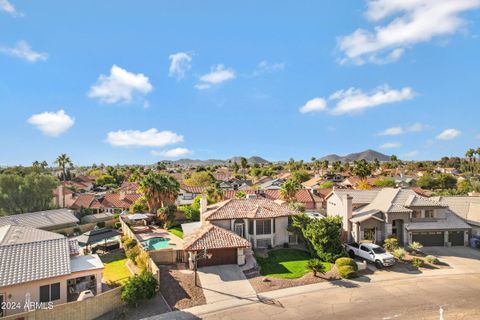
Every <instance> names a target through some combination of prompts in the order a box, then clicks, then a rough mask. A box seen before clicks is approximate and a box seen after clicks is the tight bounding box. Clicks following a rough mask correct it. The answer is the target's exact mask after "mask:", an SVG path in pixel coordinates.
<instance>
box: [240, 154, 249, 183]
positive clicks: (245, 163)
mask: <svg viewBox="0 0 480 320" xmlns="http://www.w3.org/2000/svg"><path fill="white" fill-rule="evenodd" d="M240 167H241V168H242V172H243V179H245V172H246V171H247V168H248V160H247V159H246V158H245V157H241V158H240Z"/></svg>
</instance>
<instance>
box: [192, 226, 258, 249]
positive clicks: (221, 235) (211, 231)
mask: <svg viewBox="0 0 480 320" xmlns="http://www.w3.org/2000/svg"><path fill="white" fill-rule="evenodd" d="M247 247H250V242H248V240H246V239H244V238H242V237H240V236H239V235H237V234H235V233H234V232H232V231H229V230H226V229H223V228H220V227H217V226H215V225H213V224H210V223H207V224H205V225H204V226H203V227H200V228H199V229H198V230H196V231H195V232H193V233H192V234H190V235H188V236H187V237H186V239H185V245H184V250H187V251H196V250H203V249H205V248H207V249H226V248H247Z"/></svg>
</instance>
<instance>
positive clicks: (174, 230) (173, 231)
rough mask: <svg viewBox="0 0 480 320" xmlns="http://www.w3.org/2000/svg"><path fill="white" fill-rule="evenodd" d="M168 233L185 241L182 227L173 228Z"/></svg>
mask: <svg viewBox="0 0 480 320" xmlns="http://www.w3.org/2000/svg"><path fill="white" fill-rule="evenodd" d="M168 232H170V233H171V234H174V235H176V236H177V237H179V238H180V239H183V230H182V227H181V226H176V227H171V228H170V229H168Z"/></svg>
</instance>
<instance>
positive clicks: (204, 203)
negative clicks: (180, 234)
mask: <svg viewBox="0 0 480 320" xmlns="http://www.w3.org/2000/svg"><path fill="white" fill-rule="evenodd" d="M206 211H207V196H206V195H205V194H202V197H201V198H200V222H202V224H205V217H204V215H203V214H204V213H205V212H206Z"/></svg>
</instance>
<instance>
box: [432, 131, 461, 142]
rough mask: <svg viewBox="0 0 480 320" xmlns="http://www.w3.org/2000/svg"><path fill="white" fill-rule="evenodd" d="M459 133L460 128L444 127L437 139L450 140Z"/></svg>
mask: <svg viewBox="0 0 480 320" xmlns="http://www.w3.org/2000/svg"><path fill="white" fill-rule="evenodd" d="M460 134H462V133H461V132H460V130H457V129H445V130H443V131H442V132H441V133H440V134H439V135H438V136H437V139H439V140H452V139H455V138H456V137H458V136H459V135H460Z"/></svg>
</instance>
